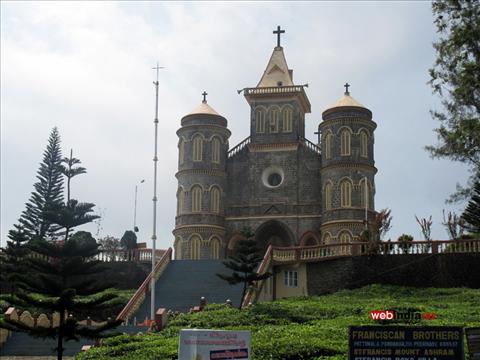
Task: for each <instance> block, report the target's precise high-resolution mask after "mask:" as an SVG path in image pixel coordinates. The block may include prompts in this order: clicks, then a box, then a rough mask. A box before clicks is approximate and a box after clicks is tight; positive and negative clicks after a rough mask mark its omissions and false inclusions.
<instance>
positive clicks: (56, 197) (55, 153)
mask: <svg viewBox="0 0 480 360" xmlns="http://www.w3.org/2000/svg"><path fill="white" fill-rule="evenodd" d="M61 161H62V152H61V149H60V135H59V133H58V129H57V128H53V130H52V132H51V133H50V138H49V139H48V145H47V149H46V150H45V152H44V154H43V161H42V163H41V164H40V168H39V169H38V172H37V179H38V182H36V183H35V184H34V188H35V191H33V192H32V195H31V197H30V200H29V201H28V203H27V204H26V209H25V210H24V211H23V213H22V215H21V216H20V220H19V222H20V225H21V226H22V227H23V229H24V231H25V234H26V236H27V237H28V238H29V240H30V241H31V240H35V239H36V240H42V239H45V238H49V239H55V238H57V237H58V236H60V234H59V227H58V226H57V225H55V224H52V223H51V222H49V221H48V220H47V219H46V218H45V212H46V211H47V209H48V208H50V207H52V206H56V205H58V204H60V203H62V201H63V177H62V172H61V168H60V165H61Z"/></svg>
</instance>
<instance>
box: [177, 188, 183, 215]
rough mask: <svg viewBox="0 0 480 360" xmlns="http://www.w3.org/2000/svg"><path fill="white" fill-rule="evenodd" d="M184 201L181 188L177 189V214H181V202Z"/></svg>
mask: <svg viewBox="0 0 480 360" xmlns="http://www.w3.org/2000/svg"><path fill="white" fill-rule="evenodd" d="M184 201H185V193H184V192H183V190H182V189H180V190H179V192H178V205H177V214H178V215H181V214H183V203H184Z"/></svg>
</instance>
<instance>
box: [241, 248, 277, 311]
mask: <svg viewBox="0 0 480 360" xmlns="http://www.w3.org/2000/svg"><path fill="white" fill-rule="evenodd" d="M272 251H273V248H272V245H269V246H268V249H267V251H266V253H265V255H264V257H263V260H262V262H261V263H260V265H259V266H258V270H257V273H258V274H261V275H263V274H265V273H267V272H268V269H269V267H270V265H271V263H272ZM264 282H265V280H260V281H257V282H256V283H255V284H254V286H253V287H250V288H249V289H247V293H246V294H245V296H244V297H243V300H242V307H245V306H248V305H249V304H250V303H253V302H254V301H255V300H256V298H257V297H258V295H259V294H260V291H262V287H263V284H264Z"/></svg>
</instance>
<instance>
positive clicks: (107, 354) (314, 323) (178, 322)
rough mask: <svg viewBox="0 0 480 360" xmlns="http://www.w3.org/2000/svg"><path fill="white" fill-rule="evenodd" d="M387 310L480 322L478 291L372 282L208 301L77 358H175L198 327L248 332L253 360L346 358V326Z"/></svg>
mask: <svg viewBox="0 0 480 360" xmlns="http://www.w3.org/2000/svg"><path fill="white" fill-rule="evenodd" d="M390 308H396V309H399V310H401V309H416V310H418V311H421V312H430V313H431V312H434V313H436V314H437V318H436V319H435V320H428V321H427V320H425V321H421V322H420V323H416V324H420V325H427V326H428V325H435V326H439V325H451V326H453V325H456V326H464V327H470V326H480V289H465V288H449V289H436V288H425V289H417V288H408V287H400V286H383V285H370V286H366V287H363V288H360V289H356V290H344V291H340V292H337V293H334V294H331V295H325V296H319V297H307V298H294V299H284V300H278V301H275V302H265V303H258V304H256V305H254V306H252V307H251V308H248V309H245V310H242V311H239V310H238V309H235V308H230V307H226V306H224V305H211V306H209V307H207V309H206V310H205V311H203V312H200V313H196V314H181V315H179V316H177V317H176V318H174V319H172V320H171V321H170V322H169V325H168V327H167V328H166V329H165V330H163V331H161V332H159V333H151V334H142V335H135V336H129V335H120V336H117V337H113V338H110V339H107V340H105V341H104V345H103V346H101V347H98V348H95V349H92V350H90V351H88V352H85V353H83V354H80V355H78V356H77V357H76V359H81V360H87V359H98V360H103V359H138V360H142V359H158V360H163V359H176V358H177V349H178V334H179V331H180V329H182V328H199V329H230V330H251V331H252V352H253V359H257V360H260V359H261V360H264V359H286V360H287V359H288V360H293V359H327V358H328V359H331V360H340V359H341V360H346V359H347V351H348V326H349V325H378V322H374V321H373V320H370V318H369V314H370V310H372V309H390ZM388 323H389V324H393V323H392V322H388ZM395 324H405V325H415V324H407V323H405V322H403V323H402V322H395Z"/></svg>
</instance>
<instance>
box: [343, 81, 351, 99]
mask: <svg viewBox="0 0 480 360" xmlns="http://www.w3.org/2000/svg"><path fill="white" fill-rule="evenodd" d="M343 86H344V87H345V95H347V96H350V92H349V91H348V88H349V87H350V84H349V83H348V82H347V83H345V85H343Z"/></svg>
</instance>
